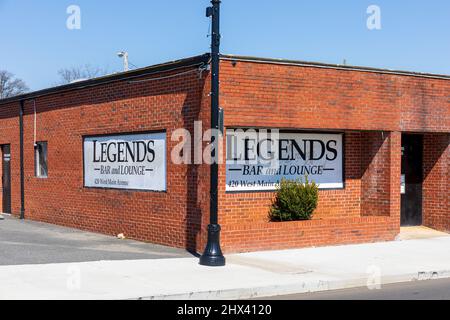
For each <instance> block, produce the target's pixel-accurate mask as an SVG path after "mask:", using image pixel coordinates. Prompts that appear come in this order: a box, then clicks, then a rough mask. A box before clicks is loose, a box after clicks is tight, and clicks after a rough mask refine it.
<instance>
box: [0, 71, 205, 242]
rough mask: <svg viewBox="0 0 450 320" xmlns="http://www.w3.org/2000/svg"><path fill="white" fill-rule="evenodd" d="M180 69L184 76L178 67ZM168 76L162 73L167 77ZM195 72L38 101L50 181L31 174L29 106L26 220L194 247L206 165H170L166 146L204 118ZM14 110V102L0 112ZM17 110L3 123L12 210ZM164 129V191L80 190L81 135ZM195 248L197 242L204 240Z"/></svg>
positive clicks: (30, 116) (16, 185) (29, 115)
mask: <svg viewBox="0 0 450 320" xmlns="http://www.w3.org/2000/svg"><path fill="white" fill-rule="evenodd" d="M178 72H183V70H180V71H178ZM165 75H167V74H165ZM206 76H207V74H203V78H202V79H200V78H199V74H198V73H189V74H186V75H183V76H179V77H176V78H171V79H165V80H158V81H150V82H142V83H134V84H130V83H128V82H126V81H122V82H117V83H112V84H106V85H101V86H97V87H94V88H88V89H82V90H77V91H72V92H68V93H61V94H53V95H49V96H45V97H42V98H38V99H36V101H35V102H36V110H37V115H36V116H37V130H36V132H37V137H36V140H37V141H47V142H48V169H49V176H48V179H38V178H36V177H35V176H34V146H33V145H34V128H33V122H34V105H33V102H32V101H27V102H26V105H25V117H24V121H25V128H24V129H25V132H24V152H25V197H26V217H27V218H28V219H33V220H39V221H44V222H48V223H53V224H58V225H63V226H69V227H76V228H80V229H84V230H89V231H95V232H101V233H105V234H110V235H117V234H119V233H124V234H125V235H126V236H127V237H129V238H133V239H138V240H144V241H150V242H153V243H158V244H164V245H169V246H174V247H182V248H190V249H194V250H195V249H196V248H197V241H201V239H202V236H201V234H200V233H201V231H202V230H204V229H202V228H201V221H202V219H203V218H202V216H205V215H206V216H208V214H209V208H208V210H207V211H205V210H206V206H205V205H204V203H205V202H207V203H208V204H209V198H207V197H206V196H205V191H206V190H207V188H208V186H207V185H206V183H205V182H206V181H207V180H208V179H209V175H207V174H206V172H205V168H207V166H197V167H189V166H187V165H177V166H175V165H172V164H171V162H170V152H171V150H172V148H173V147H174V146H175V145H176V144H178V142H172V141H171V135H172V132H173V131H174V130H176V129H178V128H187V129H188V130H190V131H193V126H194V120H198V119H200V118H202V117H203V115H202V113H203V111H202V110H201V109H200V106H201V101H202V100H203V99H204V98H205V97H206V95H207V92H206V90H204V86H205V83H206V82H205V79H206ZM6 108H11V109H12V110H18V104H17V105H13V106H7V107H3V109H2V110H5V109H6ZM17 113H18V112H16V113H15V114H13V115H11V116H14V117H13V118H6V119H2V120H1V126H0V128H1V129H0V130H1V131H2V132H1V133H2V134H1V138H0V139H1V140H0V143H11V144H12V153H13V155H12V156H13V167H12V170H13V181H12V184H13V199H12V201H13V213H14V214H16V215H18V214H19V209H20V182H19V172H20V171H19V156H18V154H19V131H18V117H17ZM157 130H166V131H167V143H168V154H167V162H168V163H167V192H160V193H159V192H134V191H122V190H101V189H89V188H84V187H83V146H82V141H83V136H86V135H99V134H116V133H127V132H145V131H157ZM199 245H202V244H201V243H200V244H199Z"/></svg>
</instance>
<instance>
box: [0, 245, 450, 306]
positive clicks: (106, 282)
mask: <svg viewBox="0 0 450 320" xmlns="http://www.w3.org/2000/svg"><path fill="white" fill-rule="evenodd" d="M227 258H228V265H227V266H226V267H224V268H207V267H202V266H199V265H198V260H197V259H195V258H182V259H157V260H134V261H129V260H127V261H100V262H85V263H65V264H49V265H25V266H3V267H0V299H246V298H255V297H269V296H276V295H286V294H294V293H305V292H317V291H325V290H333V289H343V288H350V287H360V286H366V285H367V284H368V283H371V284H374V283H376V282H377V279H379V280H380V281H381V283H382V284H387V283H396V282H407V281H417V280H428V279H439V278H449V277H450V237H442V238H432V239H419V240H407V241H395V242H386V243H376V244H363V245H350V246H339V247H325V248H310V249H301V250H288V251H276V252H257V253H247V254H237V255H231V256H228V257H227ZM378 276H380V277H378Z"/></svg>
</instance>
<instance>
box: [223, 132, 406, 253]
mask: <svg viewBox="0 0 450 320" xmlns="http://www.w3.org/2000/svg"><path fill="white" fill-rule="evenodd" d="M383 136H384V137H383ZM367 141H372V142H373V143H371V144H369V145H367V144H366V142H367ZM400 147H401V143H400V134H399V133H396V132H393V133H383V134H382V133H381V132H376V133H372V132H346V133H345V149H346V161H345V184H346V187H345V189H342V190H321V191H320V192H319V206H318V208H317V210H316V212H315V214H314V216H313V219H312V220H311V221H299V222H284V223H279V222H270V221H269V219H268V214H269V210H270V206H271V203H272V201H273V198H274V193H273V192H265V193H226V192H225V188H224V187H222V190H221V197H220V200H219V205H220V212H221V219H222V220H221V223H222V225H223V228H224V242H223V247H224V249H225V251H251V250H255V249H257V250H272V249H286V248H298V247H307V246H320V245H329V244H346V243H360V242H372V241H386V240H393V239H394V238H395V236H396V235H397V234H398V233H399V231H400V223H399V219H400V216H399V212H400V196H399V192H400V162H401V155H400V152H401V149H400ZM362 150H364V151H362ZM369 151H371V152H369ZM371 153H373V155H374V156H373V157H368V155H367V154H371ZM368 158H373V160H372V161H370V162H368V161H367V159H368ZM392 176H393V177H394V178H391V177H392ZM220 181H221V184H220V185H221V186H224V185H225V181H226V176H225V167H222V170H221V175H220ZM394 189H395V190H397V192H391V190H394ZM366 195H368V196H366Z"/></svg>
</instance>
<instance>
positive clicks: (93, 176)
mask: <svg viewBox="0 0 450 320" xmlns="http://www.w3.org/2000/svg"><path fill="white" fill-rule="evenodd" d="M84 186H85V187H93V188H111V189H126V190H148V191H165V190H166V133H144V134H129V135H116V136H99V137H86V138H85V139H84Z"/></svg>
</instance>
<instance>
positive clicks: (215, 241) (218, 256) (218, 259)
mask: <svg viewBox="0 0 450 320" xmlns="http://www.w3.org/2000/svg"><path fill="white" fill-rule="evenodd" d="M220 230H221V228H220V225H218V224H211V225H209V226H208V244H207V245H206V249H205V252H204V253H203V255H202V256H201V257H200V265H202V266H208V267H223V266H225V257H224V256H223V254H222V250H221V249H220Z"/></svg>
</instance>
